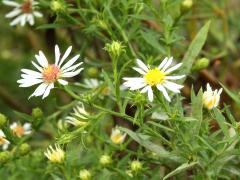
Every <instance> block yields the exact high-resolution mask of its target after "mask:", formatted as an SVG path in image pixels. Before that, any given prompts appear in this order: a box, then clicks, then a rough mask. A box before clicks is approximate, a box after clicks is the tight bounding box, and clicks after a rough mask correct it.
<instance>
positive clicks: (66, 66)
mask: <svg viewBox="0 0 240 180" xmlns="http://www.w3.org/2000/svg"><path fill="white" fill-rule="evenodd" d="M79 57H80V55H79V54H78V55H76V56H74V57H73V58H72V59H70V60H69V61H68V62H67V63H66V64H64V65H63V67H62V68H61V70H64V69H67V68H69V67H70V66H71V65H73V64H74V63H75V62H76V61H77V60H78V58H79Z"/></svg>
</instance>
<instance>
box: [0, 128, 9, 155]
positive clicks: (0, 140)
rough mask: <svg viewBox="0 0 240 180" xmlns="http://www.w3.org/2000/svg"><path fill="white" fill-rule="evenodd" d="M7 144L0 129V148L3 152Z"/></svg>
mask: <svg viewBox="0 0 240 180" xmlns="http://www.w3.org/2000/svg"><path fill="white" fill-rule="evenodd" d="M9 144H10V142H9V141H8V140H7V139H6V136H5V134H4V132H3V131H2V130H1V129H0V146H2V149H3V150H6V149H7V148H8V146H9Z"/></svg>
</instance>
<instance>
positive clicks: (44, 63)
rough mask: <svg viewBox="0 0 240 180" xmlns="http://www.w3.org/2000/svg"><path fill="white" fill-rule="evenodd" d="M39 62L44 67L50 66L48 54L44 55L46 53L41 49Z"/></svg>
mask: <svg viewBox="0 0 240 180" xmlns="http://www.w3.org/2000/svg"><path fill="white" fill-rule="evenodd" d="M39 61H40V62H39V64H40V65H41V66H42V67H47V66H48V60H47V58H46V56H45V55H44V53H43V52H42V51H39Z"/></svg>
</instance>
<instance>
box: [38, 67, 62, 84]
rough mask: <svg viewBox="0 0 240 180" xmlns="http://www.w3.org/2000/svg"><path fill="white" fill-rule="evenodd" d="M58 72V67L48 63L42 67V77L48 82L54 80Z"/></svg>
mask: <svg viewBox="0 0 240 180" xmlns="http://www.w3.org/2000/svg"><path fill="white" fill-rule="evenodd" d="M59 73H60V69H59V68H58V67H57V66H56V65H54V64H50V65H48V67H46V68H44V69H43V72H42V74H43V79H44V81H46V82H49V83H52V82H55V81H56V80H57V79H58V77H59Z"/></svg>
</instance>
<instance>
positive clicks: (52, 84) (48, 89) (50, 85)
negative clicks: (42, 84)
mask: <svg viewBox="0 0 240 180" xmlns="http://www.w3.org/2000/svg"><path fill="white" fill-rule="evenodd" d="M53 88H54V83H51V84H49V85H48V87H47V88H46V90H45V92H44V94H43V97H42V99H44V98H46V97H47V96H48V95H49V93H50V91H51V89H53Z"/></svg>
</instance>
